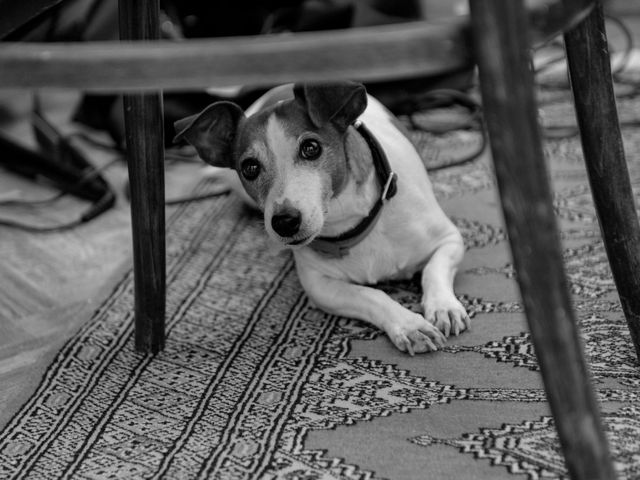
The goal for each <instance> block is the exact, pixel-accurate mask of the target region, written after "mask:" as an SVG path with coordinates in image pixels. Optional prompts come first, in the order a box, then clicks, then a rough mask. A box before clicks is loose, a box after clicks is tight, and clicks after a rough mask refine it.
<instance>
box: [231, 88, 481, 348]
mask: <svg viewBox="0 0 640 480" xmlns="http://www.w3.org/2000/svg"><path fill="white" fill-rule="evenodd" d="M281 88H283V87H281ZM282 92H283V90H279V91H278V92H277V94H278V95H280V94H282ZM269 95H273V94H272V93H271V94H270V93H268V94H266V96H265V97H266V98H262V99H260V100H258V101H257V102H256V105H255V106H252V107H250V108H249V110H247V114H248V115H251V113H253V112H255V111H258V110H259V108H260V104H261V103H264V102H266V101H268V98H269V97H268V96H269ZM361 120H362V121H363V122H364V123H365V124H366V126H367V127H368V128H369V130H370V131H371V132H372V133H373V134H374V136H375V137H376V139H377V140H378V142H379V143H380V144H381V145H382V147H383V148H384V150H385V152H386V154H387V157H388V159H389V162H390V164H391V168H392V170H393V171H394V172H396V174H397V175H398V180H397V183H398V191H397V194H396V195H395V197H393V198H392V199H391V200H390V201H389V202H388V203H387V204H386V205H385V207H384V209H383V210H382V214H381V216H380V219H379V221H378V223H377V224H376V226H375V227H374V229H373V230H372V231H371V233H370V234H369V235H368V236H367V237H366V238H365V239H364V240H363V241H362V242H361V243H359V244H358V245H356V246H355V247H353V248H352V249H351V251H350V253H349V255H347V256H346V257H344V258H339V259H338V258H329V257H326V256H324V255H322V254H320V253H318V252H316V251H314V250H312V249H311V248H310V247H308V246H302V247H296V248H294V249H293V254H294V256H295V260H296V268H297V271H298V274H299V277H300V281H301V283H302V285H303V287H304V289H305V291H306V292H307V294H308V295H309V297H310V298H311V300H312V301H313V302H314V303H315V304H316V305H317V306H318V307H320V308H322V309H323V310H326V311H328V312H330V313H333V314H336V315H342V316H346V317H352V318H358V319H361V320H365V321H368V322H370V323H372V324H374V325H376V326H377V327H378V328H380V329H383V330H384V331H385V332H386V333H387V334H388V336H389V338H390V339H391V341H392V342H393V343H394V344H395V345H396V346H397V347H398V348H399V349H400V350H403V351H408V352H409V353H411V354H414V353H416V352H426V351H434V350H437V349H438V348H440V347H441V346H442V345H443V344H444V342H445V341H446V339H445V337H446V336H448V335H449V334H450V333H454V334H456V335H457V334H458V333H460V332H461V331H463V330H465V329H466V328H468V327H469V317H468V315H467V313H466V311H465V309H464V307H463V306H462V305H461V304H460V302H459V301H458V300H457V299H456V297H455V295H454V292H453V280H454V276H455V273H456V269H457V265H458V263H459V262H460V260H461V259H462V256H463V252H464V247H463V243H462V238H461V236H460V233H459V232H458V230H457V229H456V228H455V226H454V225H453V224H452V223H451V221H450V220H449V219H448V218H447V217H446V215H445V214H444V212H443V211H442V209H441V208H440V206H439V205H438V203H437V201H436V199H435V197H434V194H433V191H432V188H431V183H430V181H429V178H428V176H427V173H426V170H425V168H424V166H423V163H422V161H421V159H420V157H419V155H418V153H417V152H416V150H415V149H414V147H413V145H412V144H411V142H410V141H409V140H408V139H407V138H406V137H405V136H404V134H403V133H402V132H401V131H400V130H398V128H397V127H396V125H395V124H394V122H393V117H392V115H391V114H390V113H389V112H388V110H387V109H386V108H385V107H384V106H383V105H382V104H381V103H380V102H378V101H377V100H376V99H375V98H373V97H371V96H369V97H368V107H367V109H366V111H365V112H364V113H363V115H362V116H361ZM283 132H284V131H283V129H282V128H279V127H278V125H277V122H276V121H275V119H270V120H269V123H268V126H267V139H268V140H267V142H268V145H269V146H268V148H269V149H270V150H271V151H272V153H274V155H273V156H272V158H274V159H278V160H277V163H278V165H277V170H278V174H277V181H276V183H275V184H274V186H273V187H272V191H271V192H269V195H268V197H267V201H266V205H265V220H267V219H270V218H271V217H270V216H271V213H272V211H271V210H270V209H272V208H273V205H274V204H276V203H278V202H281V201H283V199H285V198H286V199H289V200H290V201H291V202H294V203H295V205H296V207H298V208H300V209H301V210H302V209H304V212H305V215H304V218H305V219H306V220H305V222H307V224H306V225H303V226H302V227H301V230H303V231H304V232H303V233H301V236H302V235H303V234H304V235H306V234H307V233H314V234H315V233H317V230H318V229H320V228H321V232H320V234H321V235H324V236H331V235H336V234H338V233H341V232H343V231H345V230H347V229H348V228H350V227H352V226H354V225H356V224H357V223H358V222H359V221H360V220H361V219H362V218H363V217H364V216H366V215H367V214H368V212H369V210H370V209H371V206H372V205H373V204H374V203H375V201H376V200H377V198H378V197H379V195H380V186H379V185H378V180H377V178H376V177H375V175H370V178H369V179H368V180H367V181H366V182H365V184H364V185H356V184H355V182H354V181H353V180H351V181H350V183H348V184H347V185H346V187H345V188H344V189H343V190H342V192H341V193H340V194H339V195H338V196H337V197H336V198H334V199H331V200H330V201H329V202H328V203H327V206H326V209H327V210H326V212H323V211H321V210H322V198H321V195H320V191H319V188H320V180H319V179H318V178H317V175H316V174H314V173H312V172H311V170H309V171H308V172H305V171H304V170H301V169H300V168H297V169H294V168H293V167H292V164H289V163H288V161H289V160H287V158H288V157H287V152H290V151H291V148H292V145H293V144H294V143H295V142H296V141H297V139H291V138H285V135H284V133H283ZM294 172H295V173H294ZM233 173H234V174H235V172H233ZM233 182H234V183H235V185H236V186H235V188H234V189H237V186H238V184H239V181H237V177H236V180H234V181H233ZM245 197H246V195H245ZM265 223H267V224H268V223H269V222H268V220H267V221H266V222H265ZM267 229H268V230H271V229H270V226H269V225H267ZM270 233H271V234H272V235H273V234H274V232H273V231H272V230H271V232H270ZM417 271H422V287H423V299H422V305H423V309H424V315H419V314H416V313H414V312H411V311H409V310H408V309H406V308H405V307H403V306H401V305H399V304H398V303H396V302H395V301H393V300H392V299H391V298H390V297H389V296H387V295H386V294H385V293H384V292H382V291H380V290H378V289H375V288H373V287H371V286H367V285H372V284H375V283H377V282H379V281H381V280H384V279H389V278H406V277H410V276H412V275H413V274H414V273H415V272H417Z"/></svg>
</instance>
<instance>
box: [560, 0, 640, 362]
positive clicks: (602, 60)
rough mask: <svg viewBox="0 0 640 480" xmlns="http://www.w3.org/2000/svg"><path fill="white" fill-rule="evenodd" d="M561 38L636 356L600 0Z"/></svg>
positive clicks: (634, 244)
mask: <svg viewBox="0 0 640 480" xmlns="http://www.w3.org/2000/svg"><path fill="white" fill-rule="evenodd" d="M564 38H565V45H566V50H567V59H568V63H569V72H570V75H571V87H572V89H573V95H574V99H575V106H576V115H577V118H578V125H579V127H580V136H581V139H582V150H583V152H584V159H585V163H586V166H587V172H588V175H589V183H590V184H591V191H592V195H593V201H594V204H595V206H596V211H597V213H598V220H599V222H600V229H601V232H602V237H603V240H604V244H605V249H606V251H607V256H608V258H609V264H610V265H611V271H612V273H613V278H614V281H615V284H616V287H617V290H618V295H619V296H620V302H621V304H622V309H623V311H624V315H625V317H626V319H627V323H628V324H629V330H630V331H631V339H632V340H633V345H634V347H635V350H636V355H637V357H638V360H639V361H640V226H639V225H638V217H637V213H636V208H635V200H634V197H633V192H632V190H631V182H630V181H629V172H628V170H627V163H626V161H625V157H624V150H623V146H622V137H621V135H620V126H619V124H618V113H617V111H616V103H615V96H614V92H613V84H612V81H611V66H610V63H609V52H608V47H607V37H606V32H605V28H604V16H603V12H602V5H601V4H600V2H597V4H596V6H595V8H594V10H593V11H592V12H591V14H590V15H589V16H588V17H587V18H586V19H585V20H584V21H583V22H581V23H580V24H579V25H578V26H577V27H576V28H574V29H572V30H571V31H569V32H567V33H566V34H565V36H564Z"/></svg>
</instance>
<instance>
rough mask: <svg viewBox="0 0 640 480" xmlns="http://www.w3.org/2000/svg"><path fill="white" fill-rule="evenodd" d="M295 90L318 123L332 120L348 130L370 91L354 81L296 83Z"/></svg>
mask: <svg viewBox="0 0 640 480" xmlns="http://www.w3.org/2000/svg"><path fill="white" fill-rule="evenodd" d="M293 94H294V96H295V98H297V99H298V100H299V101H300V102H302V104H303V105H304V107H305V108H306V110H307V113H308V114H309V118H310V119H311V121H312V122H313V124H314V125H315V126H316V127H322V126H323V125H325V124H327V123H329V122H332V123H333V124H334V125H336V127H338V129H339V130H340V131H345V130H346V129H347V127H348V126H349V125H351V124H352V123H353V122H354V121H355V120H356V119H357V118H358V117H359V116H360V115H362V112H364V110H365V108H367V91H366V89H365V88H364V85H362V84H360V83H355V82H346V81H345V82H335V83H318V84H296V85H295V86H294V87H293Z"/></svg>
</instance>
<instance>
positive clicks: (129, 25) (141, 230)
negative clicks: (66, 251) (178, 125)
mask: <svg viewBox="0 0 640 480" xmlns="http://www.w3.org/2000/svg"><path fill="white" fill-rule="evenodd" d="M119 9H120V37H121V39H123V40H146V39H157V38H159V4H158V0H120V1H119ZM124 119H125V132H126V140H127V162H128V167H129V184H130V190H131V221H132V230H133V272H134V284H135V287H134V290H135V291H134V295H135V307H134V308H135V345H136V349H137V350H139V351H141V352H145V353H157V352H159V351H160V350H162V349H163V348H164V340H165V325H164V323H165V294H166V292H165V283H166V267H165V262H166V260H165V219H164V139H163V121H162V96H161V94H160V93H159V92H158V93H152V94H131V95H125V96H124Z"/></svg>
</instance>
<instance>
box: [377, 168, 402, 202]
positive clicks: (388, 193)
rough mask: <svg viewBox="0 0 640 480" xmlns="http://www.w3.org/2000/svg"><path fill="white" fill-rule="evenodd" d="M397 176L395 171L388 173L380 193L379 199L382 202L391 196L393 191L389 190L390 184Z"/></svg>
mask: <svg viewBox="0 0 640 480" xmlns="http://www.w3.org/2000/svg"><path fill="white" fill-rule="evenodd" d="M397 178H398V175H396V172H390V173H389V177H388V178H387V182H386V183H385V184H384V188H383V189H382V194H381V195H380V200H381V201H382V203H385V202H386V201H387V200H389V199H390V198H391V197H393V194H394V193H395V192H392V191H391V186H392V185H393V184H394V183H395V181H396V179H397Z"/></svg>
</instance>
